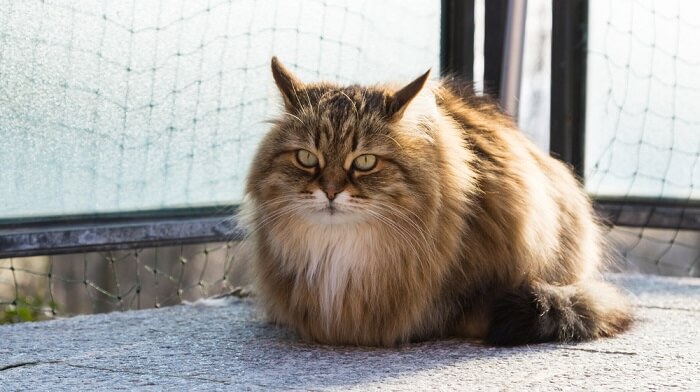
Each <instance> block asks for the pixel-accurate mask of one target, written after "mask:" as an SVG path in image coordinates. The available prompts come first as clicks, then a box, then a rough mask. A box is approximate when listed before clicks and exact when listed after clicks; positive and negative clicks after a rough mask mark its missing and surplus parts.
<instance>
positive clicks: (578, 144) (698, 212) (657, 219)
mask: <svg viewBox="0 0 700 392" xmlns="http://www.w3.org/2000/svg"><path fill="white" fill-rule="evenodd" d="M587 36H588V1H587V0H566V1H564V0H554V1H553V2H552V87H551V89H552V90H551V117H550V120H551V121H550V150H551V152H552V155H554V156H555V157H558V158H559V159H561V160H563V161H564V162H567V163H568V164H570V165H571V167H572V168H573V170H574V172H575V173H576V174H577V175H578V176H579V178H581V179H584V173H583V168H584V148H585V135H586V123H585V115H586V59H587ZM594 203H595V208H596V211H597V212H598V213H599V215H600V216H601V217H602V218H603V220H604V221H606V222H607V223H608V224H614V225H618V226H636V227H648V228H659V229H676V230H699V229H700V201H694V200H689V199H685V200H682V199H664V198H654V197H649V198H639V197H624V196H623V197H595V196H594Z"/></svg>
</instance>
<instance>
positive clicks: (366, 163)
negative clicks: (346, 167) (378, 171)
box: [352, 154, 377, 171]
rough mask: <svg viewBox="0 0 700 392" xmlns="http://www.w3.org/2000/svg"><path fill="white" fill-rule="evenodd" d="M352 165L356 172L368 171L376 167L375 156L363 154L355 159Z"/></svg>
mask: <svg viewBox="0 0 700 392" xmlns="http://www.w3.org/2000/svg"><path fill="white" fill-rule="evenodd" d="M352 164H353V166H355V169H357V170H361V171H369V170H372V169H374V167H375V166H377V156H376V155H372V154H363V155H360V156H359V157H357V158H355V160H354V161H353V162H352Z"/></svg>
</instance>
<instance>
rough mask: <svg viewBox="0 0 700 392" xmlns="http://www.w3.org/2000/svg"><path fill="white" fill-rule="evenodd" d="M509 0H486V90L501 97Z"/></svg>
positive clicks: (495, 96)
mask: <svg viewBox="0 0 700 392" xmlns="http://www.w3.org/2000/svg"><path fill="white" fill-rule="evenodd" d="M507 19H508V0H485V1H484V92H486V93H488V94H489V95H491V96H492V97H494V98H500V94H501V77H503V52H504V50H503V48H504V45H505V37H506V35H505V34H506V21H507Z"/></svg>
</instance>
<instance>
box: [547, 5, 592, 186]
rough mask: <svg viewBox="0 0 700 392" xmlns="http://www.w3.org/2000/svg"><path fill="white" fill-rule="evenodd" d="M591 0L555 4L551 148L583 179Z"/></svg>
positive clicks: (553, 10)
mask: <svg viewBox="0 0 700 392" xmlns="http://www.w3.org/2000/svg"><path fill="white" fill-rule="evenodd" d="M587 31H588V1H587V0H554V1H553V3H552V87H551V89H552V90H551V91H552V94H551V117H550V149H551V152H552V155H554V156H556V157H558V158H559V159H561V160H563V161H565V162H567V163H569V164H571V165H572V166H573V168H574V171H575V172H576V174H577V175H578V176H579V177H580V178H583V156H584V142H585V129H586V128H585V122H584V120H585V113H586V110H585V109H586V46H587V42H586V37H587Z"/></svg>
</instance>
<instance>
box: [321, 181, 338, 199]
mask: <svg viewBox="0 0 700 392" xmlns="http://www.w3.org/2000/svg"><path fill="white" fill-rule="evenodd" d="M324 192H326V197H328V200H330V201H333V199H335V195H337V194H338V193H340V192H338V188H337V187H335V186H332V185H331V186H328V187H326V189H325V191H324Z"/></svg>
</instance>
